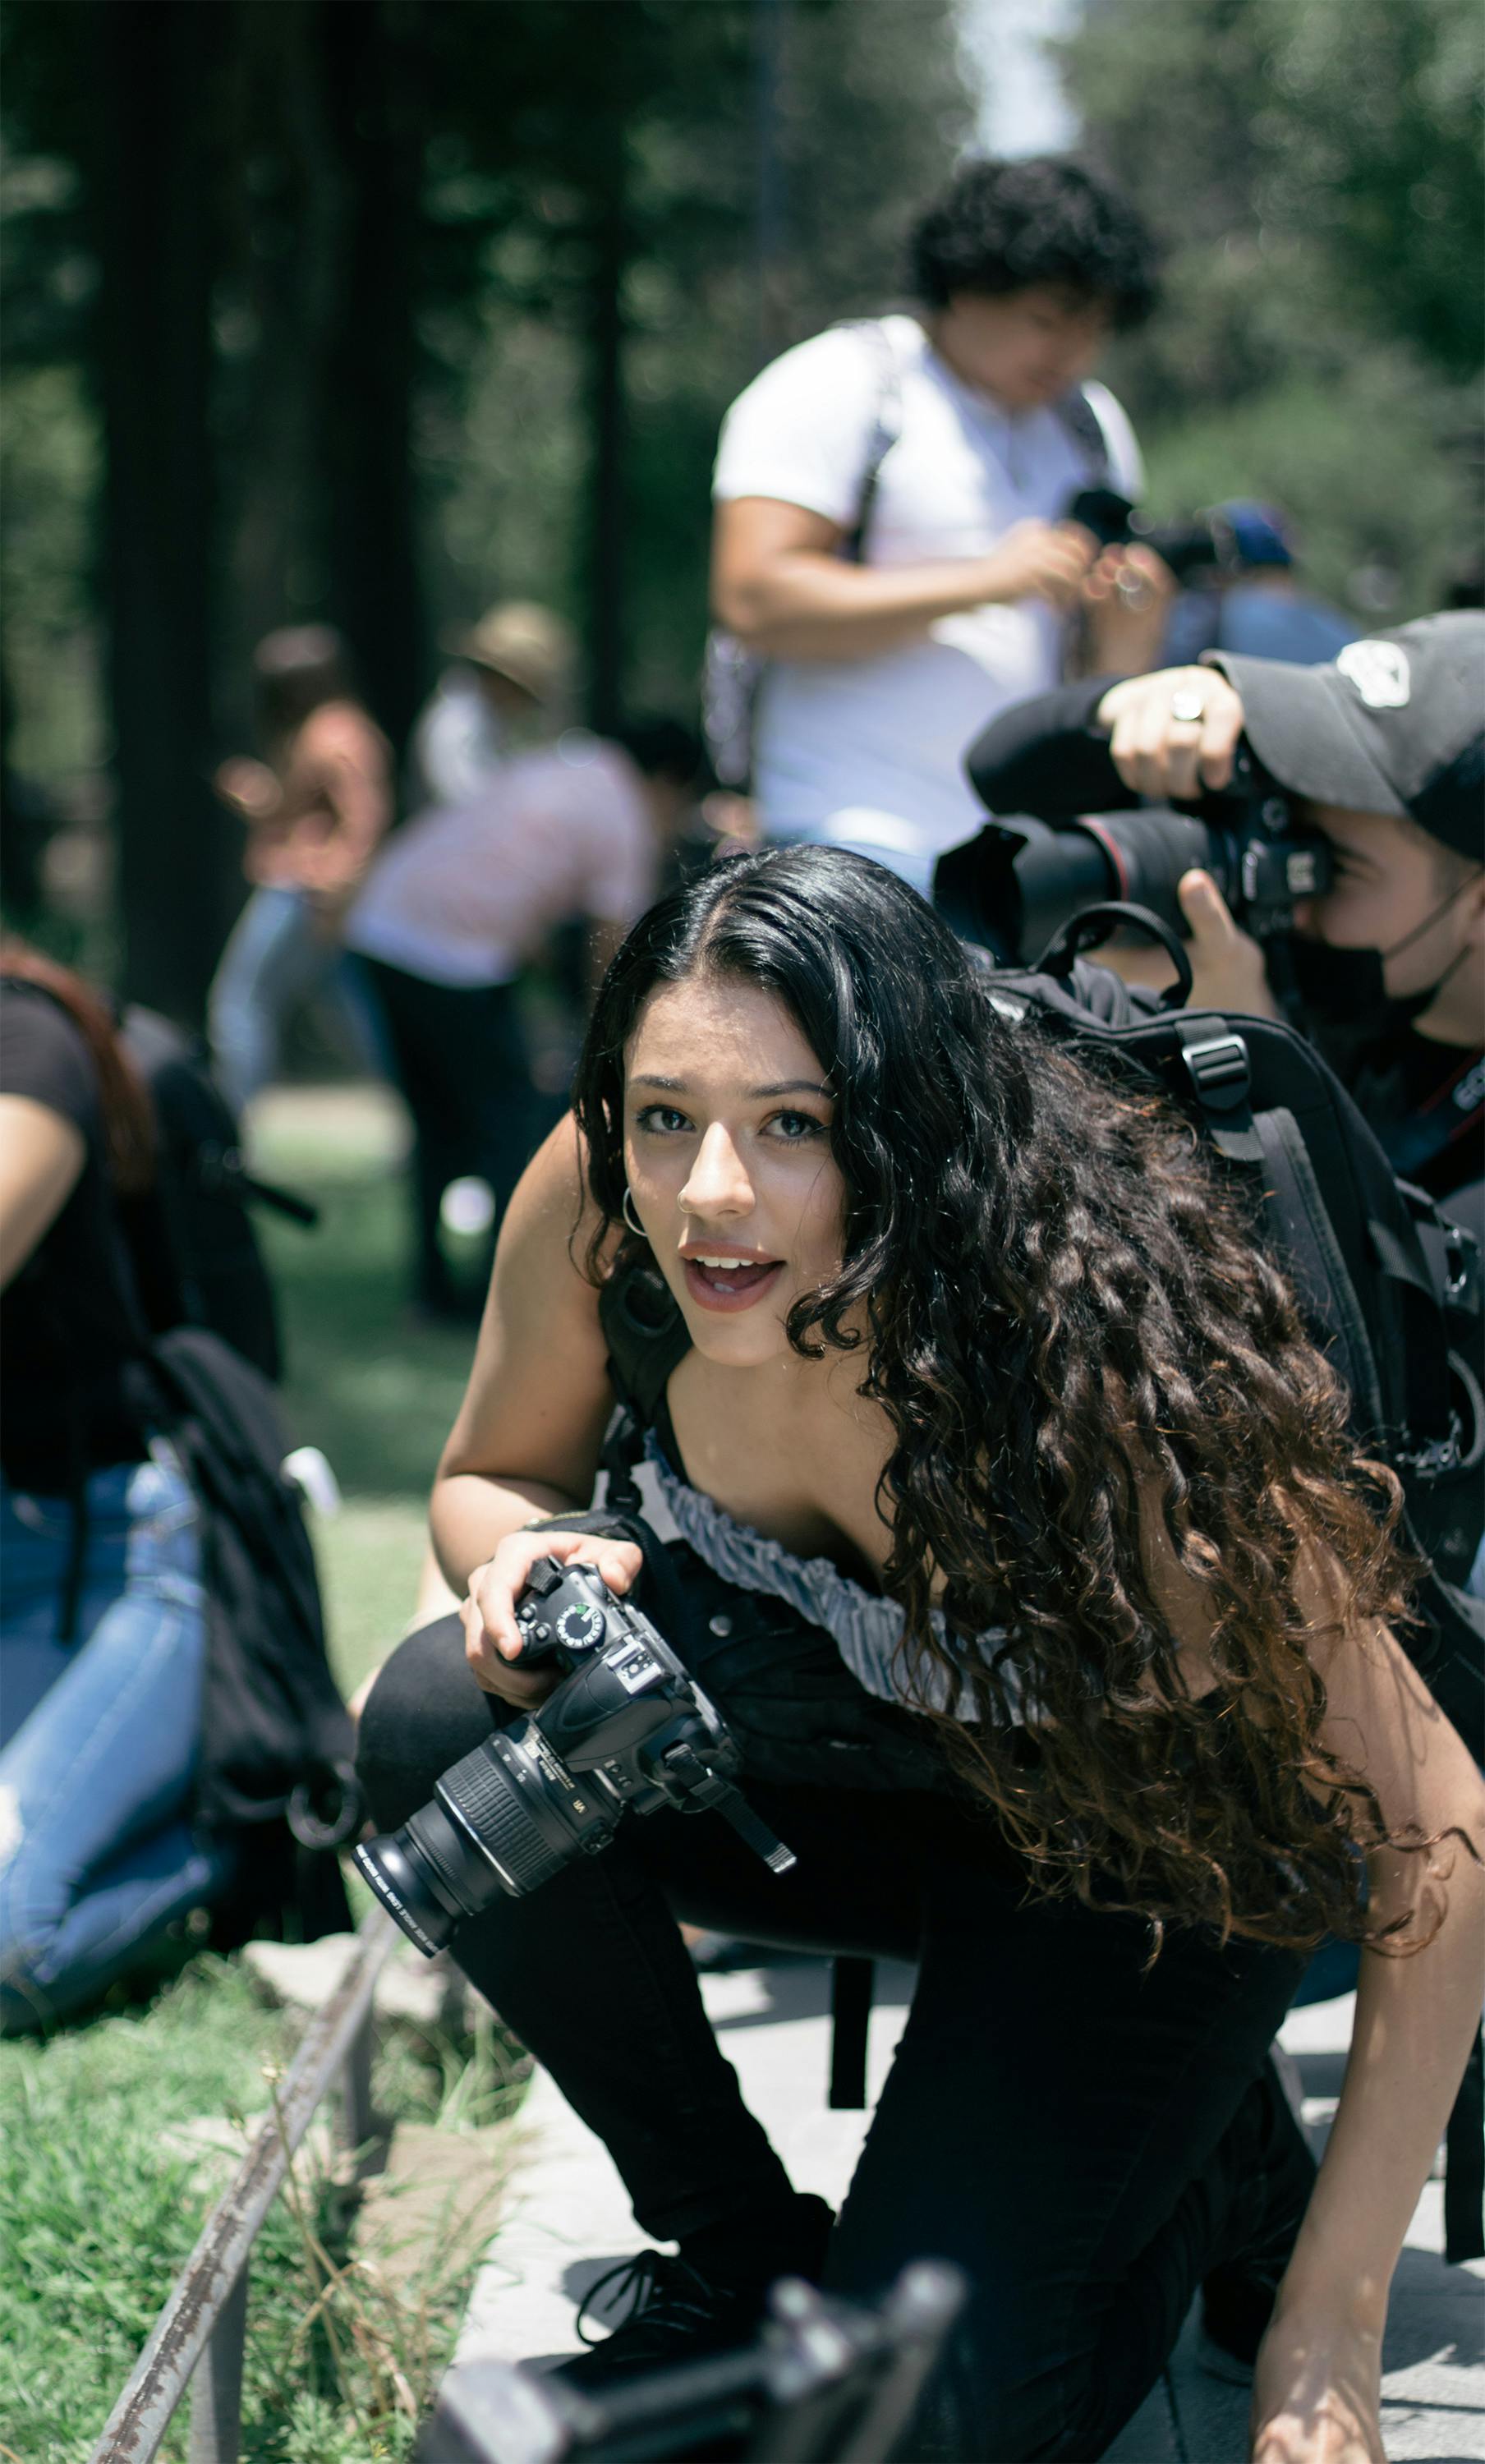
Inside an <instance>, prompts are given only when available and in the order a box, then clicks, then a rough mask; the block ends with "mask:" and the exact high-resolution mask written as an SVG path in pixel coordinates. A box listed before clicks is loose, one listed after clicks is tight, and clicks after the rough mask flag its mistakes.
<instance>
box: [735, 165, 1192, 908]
mask: <svg viewBox="0 0 1485 2464" xmlns="http://www.w3.org/2000/svg"><path fill="white" fill-rule="evenodd" d="M911 257H912V270H913V285H914V291H915V293H916V296H917V297H918V298H919V300H920V303H921V304H920V308H919V309H918V311H917V313H916V314H913V315H895V316H888V317H883V318H881V319H873V320H867V321H864V322H861V323H855V324H850V325H840V326H835V327H832V328H831V330H830V331H829V332H827V333H824V334H818V335H816V336H814V337H813V339H812V340H810V341H806V342H802V343H799V344H798V345H797V346H796V347H795V348H794V349H792V350H790V351H787V352H786V353H785V354H784V356H783V358H782V359H779V360H776V361H775V362H774V363H773V364H772V365H771V366H770V367H767V368H765V370H764V372H763V374H762V375H761V376H759V377H757V378H755V380H754V381H753V383H752V384H751V385H749V386H748V387H747V389H746V390H745V392H743V394H742V395H741V396H740V397H739V399H738V401H737V402H736V403H734V405H733V407H732V408H731V410H730V411H729V412H728V414H727V418H726V421H725V423H724V426H723V428H722V432H721V440H720V447H719V451H718V456H717V469H716V475H715V482H714V493H715V496H716V502H717V515H716V526H715V532H714V543H713V604H714V606H715V609H716V613H717V616H718V619H719V621H720V624H721V625H723V626H725V627H727V628H728V631H729V632H730V634H731V635H732V636H733V637H734V639H735V640H736V641H737V642H738V643H740V644H741V645H742V646H743V649H744V650H746V651H747V652H750V653H753V654H755V655H757V656H758V657H760V658H762V659H764V660H765V661H766V662H767V665H766V668H765V672H764V675H763V679H762V684H761V687H760V690H759V694H758V701H757V705H756V711H755V730H754V741H753V776H754V787H755V792H756V795H757V798H758V802H759V805H760V808H761V812H762V817H763V823H764V827H765V834H766V835H767V836H769V837H772V838H774V839H781V840H790V839H794V840H798V839H813V840H823V841H827V842H829V843H830V844H831V845H834V846H842V847H854V848H856V849H857V850H858V851H859V852H861V853H863V854H865V855H870V856H875V857H876V858H877V859H878V860H879V861H880V862H882V863H884V864H888V865H890V866H892V867H893V868H894V869H896V870H898V871H899V872H900V873H902V874H903V876H904V878H906V879H908V880H910V881H911V882H913V883H914V885H915V887H917V888H918V889H920V890H921V891H925V892H926V891H927V889H928V886H929V882H930V879H931V875H932V871H933V866H934V862H935V859H936V858H937V857H938V856H939V855H940V854H942V852H943V850H944V849H945V848H946V847H953V846H955V845H957V844H958V843H959V841H961V840H963V839H965V838H968V837H970V836H972V835H973V832H974V831H975V829H976V828H977V826H978V825H979V821H980V818H981V817H980V814H979V811H978V809H977V807H976V804H975V801H974V798H973V796H972V795H971V793H970V791H969V789H968V786H967V784H966V782H965V780H964V772H963V768H962V760H963V755H964V747H965V745H966V744H967V743H968V741H969V739H970V738H971V737H973V736H974V735H975V734H976V733H977V732H978V730H979V729H981V728H982V727H984V725H985V724H986V720H987V719H989V718H990V717H991V716H993V715H994V713H995V712H996V711H997V710H999V709H1002V708H1004V707H1005V706H1006V705H1007V704H1008V703H1010V702H1014V701H1018V700H1020V699H1022V698H1023V697H1024V696H1025V695H1027V694H1029V693H1038V692H1043V691H1045V690H1046V689H1047V688H1048V687H1049V686H1051V685H1053V684H1055V683H1056V681H1057V679H1058V677H1059V676H1060V675H1061V674H1062V673H1063V671H1064V664H1065V657H1066V652H1067V649H1068V644H1069V631H1070V620H1073V619H1075V620H1076V629H1077V631H1078V634H1079V636H1080V653H1081V660H1082V663H1083V664H1086V665H1087V666H1088V667H1089V668H1090V669H1093V670H1099V669H1101V670H1102V671H1104V672H1107V671H1109V670H1110V669H1111V668H1119V667H1122V668H1125V669H1126V670H1127V668H1128V667H1129V666H1130V665H1141V664H1148V663H1149V660H1150V659H1151V658H1152V657H1153V656H1154V655H1155V654H1156V649H1157V646H1158V642H1159V638H1160V616H1161V606H1160V601H1161V597H1162V594H1163V592H1164V589H1166V588H1168V576H1165V575H1164V568H1163V567H1161V565H1160V563H1159V560H1158V559H1156V558H1154V557H1153V556H1152V555H1151V554H1150V552H1149V551H1148V550H1146V549H1143V548H1141V547H1138V546H1134V547H1127V546H1122V547H1118V548H1109V549H1107V550H1105V551H1104V552H1103V553H1102V554H1101V555H1100V552H1099V549H1098V545H1097V540H1096V539H1094V537H1093V536H1092V534H1091V532H1089V531H1088V530H1086V529H1084V528H1083V527H1082V526H1081V525H1080V524H1078V523H1075V522H1072V521H1070V520H1068V519H1067V518H1066V517H1067V515H1068V513H1069V510H1070V508H1071V507H1072V505H1073V503H1074V501H1075V498H1076V497H1077V495H1079V493H1080V492H1081V491H1083V490H1084V489H1086V488H1089V487H1096V486H1107V487H1110V488H1112V489H1114V490H1116V491H1117V492H1119V494H1120V495H1124V496H1127V497H1129V498H1130V499H1137V498H1138V497H1139V496H1140V495H1141V490H1142V484H1143V474H1142V470H1141V461H1140V454H1139V449H1138V447H1137V445H1136V443H1135V439H1134V435H1133V432H1132V430H1131V429H1130V426H1129V422H1128V420H1127V419H1126V418H1125V416H1124V413H1123V411H1122V410H1121V409H1120V407H1119V404H1118V403H1117V402H1116V401H1115V399H1114V397H1113V396H1112V394H1110V393H1109V392H1108V391H1107V390H1106V388H1105V387H1103V386H1102V385H1095V384H1093V383H1091V382H1090V379H1091V375H1092V371H1093V368H1094V366H1095V364H1096V363H1097V359H1098V356H1099V353H1100V352H1101V350H1102V349H1103V346H1104V344H1105V342H1106V341H1108V340H1109V338H1110V336H1111V335H1112V334H1113V333H1114V332H1115V331H1116V330H1117V329H1119V328H1121V327H1128V326H1133V325H1136V324H1138V323H1140V322H1141V319H1144V318H1145V317H1146V316H1147V315H1148V314H1149V312H1150V310H1151V308H1152V306H1153V305H1154V300H1155V253H1154V248H1153V244H1152V242H1151V239H1150V235H1149V233H1148V232H1147V231H1146V230H1145V228H1144V225H1143V224H1142V222H1141V220H1140V218H1139V216H1138V215H1137V214H1136V213H1135V212H1134V210H1133V209H1132V208H1130V207H1129V206H1127V205H1125V204H1124V203H1123V201H1122V200H1121V199H1120V198H1119V196H1118V195H1117V194H1116V193H1115V192H1114V191H1113V190H1112V189H1111V188H1109V187H1107V186H1106V185H1105V184H1104V183H1103V182H1102V181H1100V180H1098V179H1096V178H1095V177H1094V176H1093V175H1092V174H1090V173H1089V172H1087V171H1084V170H1082V169H1080V168H1079V167H1078V165H1075V164H1074V163H1071V162H1067V161H1063V160H1060V159H1057V158H1053V157H1043V158H1038V159H1035V160H1032V161H1028V162H1015V163H999V162H980V163H973V164H970V165H967V166H966V167H965V168H964V169H963V170H962V171H960V172H959V173H958V174H957V176H956V177H955V179H954V180H953V182H952V183H951V185H950V187H948V189H947V190H946V192H945V193H944V195H943V196H942V198H940V199H939V200H938V201H937V202H936V203H935V204H934V205H932V206H931V207H930V208H929V209H928V210H927V211H926V212H925V213H924V214H923V215H922V216H921V218H920V221H919V224H918V226H917V229H916V231H915V232H914V234H913V239H912V249H911ZM1120 579H1121V580H1122V582H1123V583H1124V585H1125V586H1124V588H1123V590H1120V589H1119V588H1118V587H1117V586H1116V583H1118V582H1119V580H1120ZM1131 618H1138V619H1139V627H1140V630H1139V638H1138V640H1137V641H1132V640H1131V639H1130V637H1129V626H1130V622H1131ZM1152 620H1153V631H1152V630H1151V625H1152Z"/></svg>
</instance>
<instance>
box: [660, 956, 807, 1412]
mask: <svg viewBox="0 0 1485 2464" xmlns="http://www.w3.org/2000/svg"><path fill="white" fill-rule="evenodd" d="M832 1110H833V1106H832V1103H831V1096H830V1093H829V1090H828V1089H827V1087H826V1083H825V1072H824V1070H823V1069H822V1068H821V1067H820V1064H819V1061H818V1060H817V1059H816V1057H815V1055H814V1053H812V1052H811V1051H810V1049H809V1045H808V1044H807V1043H806V1041H805V1039H804V1036H803V1035H802V1034H801V1033H800V1030H799V1027H798V1026H797V1025H796V1023H795V1022H794V1020H793V1019H792V1017H791V1016H790V1015H789V1012H788V1011H787V1009H786V1008H785V1006H784V1003H783V1002H782V1001H779V1000H778V999H777V998H776V997H775V996H774V995H773V994H772V993H766V992H764V991H762V990H760V988H759V987H758V986H757V985H755V984H746V983H738V982H735V981H729V980H727V979H708V978H703V977H697V976H693V977H689V978H688V979H686V981H685V982H684V983H679V984H665V985H662V986H660V987H659V988H658V990H656V991H655V992H654V993H652V994H651V996H650V999H649V1000H648V1001H646V1003H645V1006H644V1008H643V1009H642V1010H641V1012H640V1014H639V1020H638V1023H637V1024H636V1026H635V1029H634V1032H633V1035H632V1038H631V1039H630V1045H629V1049H628V1052H627V1053H626V1055H625V1087H624V1160H625V1168H626V1171H627V1173H628V1176H629V1185H630V1193H631V1197H630V1206H631V1211H632V1214H633V1215H634V1216H635V1218H636V1219H637V1221H639V1222H640V1223H642V1224H643V1225H644V1229H645V1236H646V1238H647V1240H648V1241H649V1243H650V1245H651V1248H652V1249H653V1250H654V1259H655V1264H656V1265H658V1267H659V1269H660V1272H661V1273H662V1274H663V1275H664V1277H665V1280H666V1282H667V1283H668V1284H669V1286H670V1287H671V1289H672V1291H673V1292H674V1293H675V1295H676V1300H677V1301H678V1302H679V1304H680V1307H681V1309H682V1311H683V1313H684V1315H685V1320H686V1326H687V1329H688V1331H689V1332H690V1335H691V1340H692V1342H693V1343H694V1345H695V1346H696V1349H697V1350H698V1352H699V1353H703V1354H704V1355H705V1356H706V1358H708V1359H710V1360H717V1361H720V1362H723V1363H725V1364H726V1365H728V1366H729V1367H732V1368H739V1369H750V1368H756V1367H759V1366H760V1365H761V1364H762V1363H764V1362H765V1361H768V1360H773V1359H777V1358H779V1357H780V1356H781V1355H783V1354H786V1353H788V1352H789V1345H788V1339H787V1335H786V1333H785V1331H784V1328H785V1320H786V1319H787V1316H788V1313H789V1310H790V1309H792V1307H793V1305H794V1303H795V1301H797V1300H798V1299H799V1297H800V1295H801V1294H802V1293H805V1292H809V1291H813V1290H814V1289H815V1288H816V1287H817V1286H818V1285H820V1284H821V1283H823V1282H824V1281H825V1280H826V1278H827V1277H828V1276H830V1275H832V1274H833V1273H834V1272H835V1271H836V1270H837V1268H838V1267H839V1265H840V1262H841V1246H842V1242H843V1238H844V1228H845V1199H846V1190H845V1183H844V1181H843V1180H842V1178H841V1176H840V1172H839V1170H838V1168H837V1166H836V1164H835V1162H834V1159H833V1157H832V1156H831V1141H830V1126H831V1112H832Z"/></svg>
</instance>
